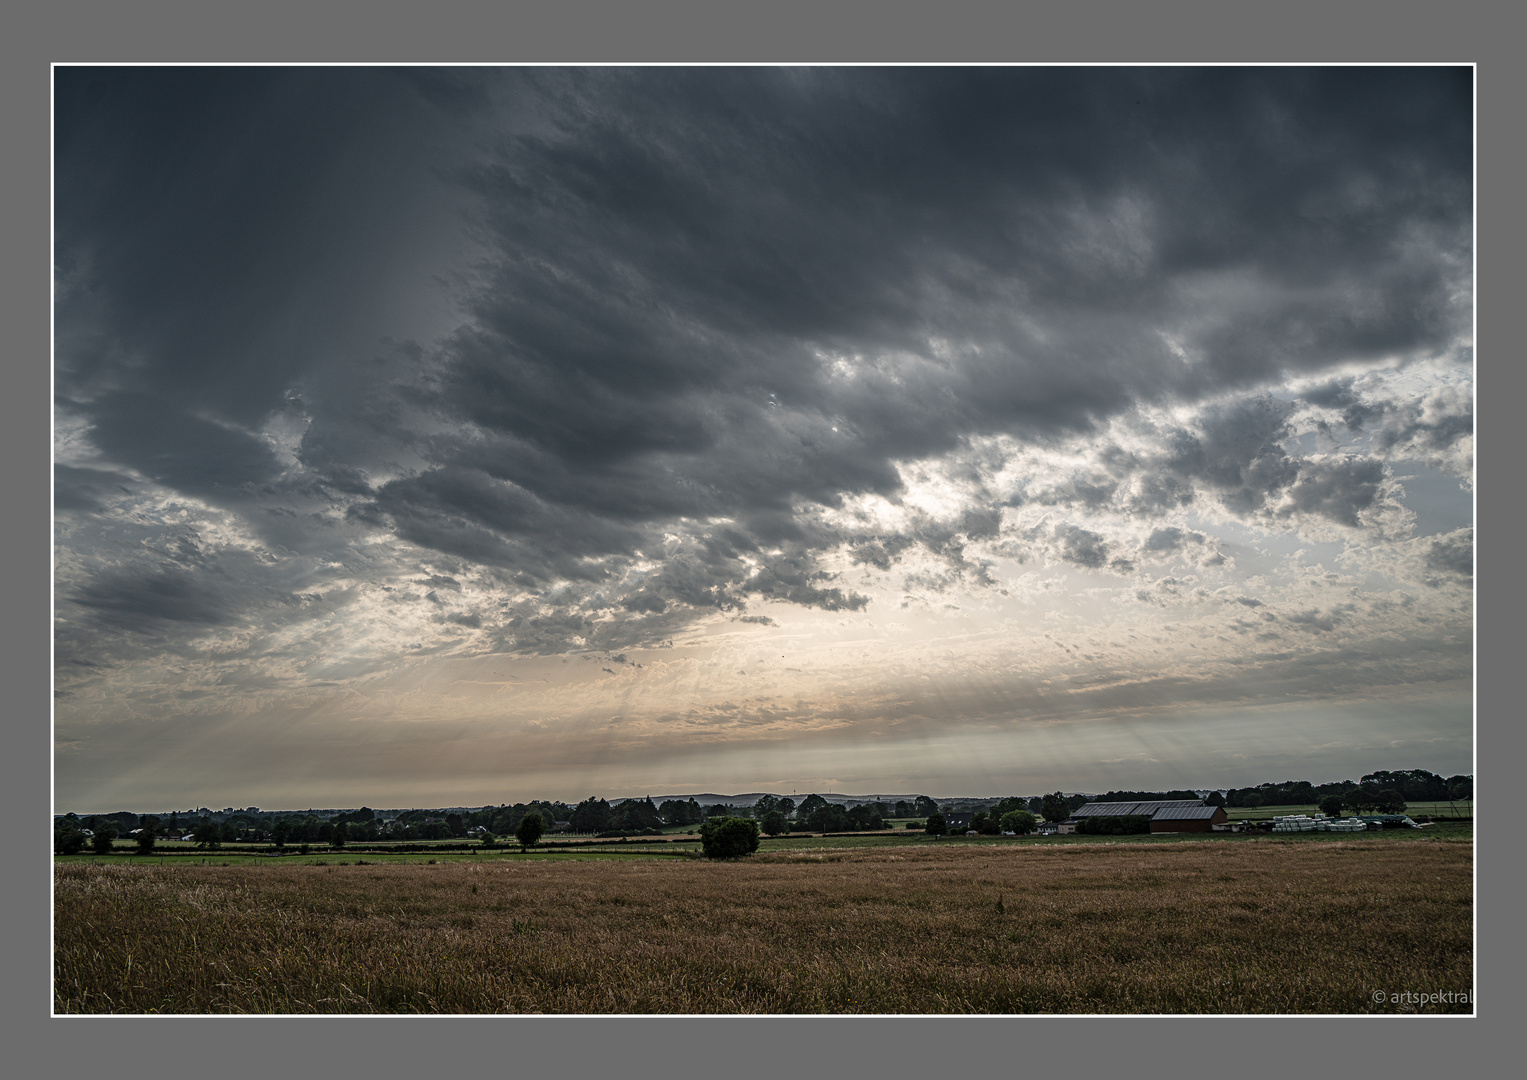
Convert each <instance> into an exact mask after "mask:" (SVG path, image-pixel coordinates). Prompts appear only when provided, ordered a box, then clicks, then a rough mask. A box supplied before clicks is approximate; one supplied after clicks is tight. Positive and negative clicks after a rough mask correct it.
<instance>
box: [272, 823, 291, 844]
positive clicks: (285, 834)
mask: <svg viewBox="0 0 1527 1080" xmlns="http://www.w3.org/2000/svg"><path fill="white" fill-rule="evenodd" d="M291 835H292V826H291V823H290V822H289V821H287V820H286V819H285V818H283V819H282V820H280V821H278V822H276V824H275V827H274V828H272V829H271V830H270V838H271V839H272V840H274V841H275V842H276V847H277V848H278V849H279V848H284V847H286V841H287V839H288V838H289V837H290V836H291Z"/></svg>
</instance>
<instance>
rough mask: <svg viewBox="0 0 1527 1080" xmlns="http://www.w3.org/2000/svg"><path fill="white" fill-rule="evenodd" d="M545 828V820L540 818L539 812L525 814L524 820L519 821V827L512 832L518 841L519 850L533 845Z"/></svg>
mask: <svg viewBox="0 0 1527 1080" xmlns="http://www.w3.org/2000/svg"><path fill="white" fill-rule="evenodd" d="M545 828H546V825H545V822H543V821H542V820H541V815H540V814H539V813H536V812H532V813H529V814H526V815H525V820H523V821H521V822H520V827H519V828H518V829H516V830H515V832H514V838H515V839H516V840H518V841H519V842H520V850H521V851H524V850H525V849H526V848H531V847H535V845H536V843H537V842H538V841H539V840H540V839H541V833H542V832H543V831H544V830H545Z"/></svg>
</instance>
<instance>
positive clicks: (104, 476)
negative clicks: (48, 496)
mask: <svg viewBox="0 0 1527 1080" xmlns="http://www.w3.org/2000/svg"><path fill="white" fill-rule="evenodd" d="M136 487H137V485H136V483H134V482H133V481H132V480H131V479H130V478H129V477H126V476H123V475H122V474H121V473H116V472H109V471H106V470H103V469H77V468H74V467H73V466H71V465H55V466H54V467H53V506H54V508H55V509H56V510H59V511H69V510H87V511H88V510H99V509H101V507H102V506H103V505H105V503H107V502H109V501H114V500H116V499H118V498H120V497H121V496H123V495H131V494H132V493H133V490H134V489H135V488H136Z"/></svg>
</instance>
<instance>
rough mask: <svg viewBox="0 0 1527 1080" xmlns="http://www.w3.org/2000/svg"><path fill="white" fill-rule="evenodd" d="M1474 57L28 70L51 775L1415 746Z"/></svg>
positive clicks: (1428, 707)
mask: <svg viewBox="0 0 1527 1080" xmlns="http://www.w3.org/2000/svg"><path fill="white" fill-rule="evenodd" d="M1472 76H1473V72H1472V70H1471V69H1470V68H1467V67H1463V68H1405V67H1366V68H1296V67H1273V68H1225V67H1212V68H1167V67H1154V68H1138V69H1136V68H1084V67H1036V68H1030V67H1005V68H980V67H953V68H942V67H928V68H874V67H849V68H834V67H805V68H778V67H753V68H716V67H695V68H557V67H535V68H417V69H412V68H388V67H355V68H279V67H262V68H190V67H178V68H154V67H126V68H91V67H60V68H58V69H56V71H55V87H54V267H53V274H54V295H55V305H54V336H55V349H54V444H53V457H54V493H55V516H54V535H55V547H54V610H55V623H54V660H55V663H54V685H55V696H54V716H53V730H54V790H55V810H56V811H57V812H63V811H66V810H74V811H78V812H105V811H111V810H117V809H123V808H130V809H155V808H171V807H181V806H192V805H207V806H212V807H221V806H239V807H242V806H246V805H256V806H261V807H264V808H267V809H270V808H287V807H292V808H296V807H340V806H358V805H363V804H364V805H370V806H378V807H406V806H446V805H484V804H489V803H493V804H497V803H500V802H510V803H512V802H518V801H526V800H529V799H532V798H560V799H565V800H568V801H576V800H578V799H581V798H583V797H586V796H588V795H591V794H598V795H603V796H606V797H610V798H617V797H625V796H641V795H646V794H650V795H654V796H657V795H661V794H664V793H678V792H690V791H714V792H742V791H775V792H779V793H791V792H795V793H801V794H804V793H808V792H811V791H821V792H829V791H830V792H843V793H850V794H874V793H897V794H906V793H915V792H921V793H927V794H931V795H934V796H935V797H938V796H954V795H1008V794H1024V795H1032V794H1038V793H1040V792H1044V791H1053V790H1057V789H1060V790H1066V791H1089V792H1100V791H1104V790H1108V789H1111V788H1131V789H1143V788H1177V787H1198V788H1208V787H1220V788H1223V787H1227V786H1244V785H1247V784H1255V783H1260V782H1265V781H1272V780H1283V779H1310V780H1315V781H1327V780H1336V779H1343V778H1352V779H1355V778H1357V777H1358V776H1360V775H1362V774H1363V773H1366V772H1371V771H1374V770H1376V769H1399V768H1426V769H1430V770H1433V771H1436V772H1440V773H1442V774H1443V775H1450V774H1453V773H1459V772H1463V773H1472V771H1473V753H1474V743H1473V667H1474V663H1473V645H1472V641H1473V621H1474V605H1473V520H1474V514H1473V501H1474V488H1473V472H1474V460H1473V397H1474V357H1473V337H1472V334H1473V269H1472V267H1473V240H1472V237H1473V223H1474V207H1473V165H1472V160H1473V106H1472V94H1473V88H1472Z"/></svg>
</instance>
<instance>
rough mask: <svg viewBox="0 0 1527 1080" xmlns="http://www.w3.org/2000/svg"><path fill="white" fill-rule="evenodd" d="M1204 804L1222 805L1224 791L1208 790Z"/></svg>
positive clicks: (1223, 803) (1223, 802)
mask: <svg viewBox="0 0 1527 1080" xmlns="http://www.w3.org/2000/svg"><path fill="white" fill-rule="evenodd" d="M1204 805H1205V806H1224V805H1225V793H1224V792H1222V791H1211V792H1209V795H1208V797H1207V798H1206V799H1204Z"/></svg>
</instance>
